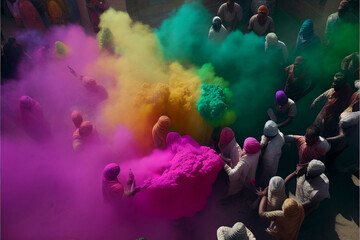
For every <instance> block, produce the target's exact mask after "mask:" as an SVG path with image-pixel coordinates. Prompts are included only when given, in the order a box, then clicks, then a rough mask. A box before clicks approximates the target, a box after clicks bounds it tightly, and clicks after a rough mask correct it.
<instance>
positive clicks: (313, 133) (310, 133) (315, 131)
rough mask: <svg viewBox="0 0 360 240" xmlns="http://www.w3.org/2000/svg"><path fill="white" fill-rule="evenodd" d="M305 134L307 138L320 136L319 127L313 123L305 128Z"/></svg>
mask: <svg viewBox="0 0 360 240" xmlns="http://www.w3.org/2000/svg"><path fill="white" fill-rule="evenodd" d="M305 136H306V137H308V138H317V137H319V136H320V129H319V128H318V127H317V126H315V125H311V126H310V127H308V128H307V129H306V133H305Z"/></svg>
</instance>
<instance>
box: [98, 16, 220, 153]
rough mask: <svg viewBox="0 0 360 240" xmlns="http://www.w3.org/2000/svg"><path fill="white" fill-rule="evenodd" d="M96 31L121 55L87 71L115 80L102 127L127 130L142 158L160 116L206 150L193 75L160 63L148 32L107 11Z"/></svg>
mask: <svg viewBox="0 0 360 240" xmlns="http://www.w3.org/2000/svg"><path fill="white" fill-rule="evenodd" d="M100 26H101V27H102V28H107V29H109V30H110V31H111V33H112V34H113V36H114V38H113V42H114V46H115V48H118V49H120V52H121V57H120V58H118V59H116V60H114V59H113V58H111V57H106V56H103V57H102V58H100V59H99V60H98V61H97V63H96V64H94V65H93V67H92V68H93V69H102V70H103V71H106V72H109V73H111V74H112V75H113V76H115V79H116V84H115V85H114V87H113V88H112V89H111V90H110V98H109V101H108V102H107V103H106V106H105V110H104V114H105V116H106V117H107V119H108V123H109V124H113V125H114V124H121V125H124V126H126V127H128V128H129V129H130V130H131V131H132V132H133V133H134V136H135V139H136V140H137V141H138V142H140V141H141V143H142V144H141V146H140V148H141V150H142V151H143V152H144V153H149V152H150V150H151V149H152V148H153V143H152V138H151V129H152V127H153V125H154V124H155V123H156V121H157V119H158V117H159V116H161V115H167V116H169V117H170V118H171V123H172V128H171V130H172V131H177V132H179V133H180V134H182V135H184V134H188V135H191V136H192V137H193V138H195V139H196V140H197V141H198V142H199V143H201V144H207V143H208V141H209V138H210V135H211V131H212V126H211V125H210V124H209V123H207V122H206V121H205V120H204V119H203V118H202V117H201V115H200V114H199V113H198V111H197V107H196V102H197V101H198V99H199V97H200V86H201V83H202V82H201V78H200V76H199V75H198V73H197V69H196V68H194V67H191V66H190V67H187V68H185V67H183V66H182V65H180V64H179V63H177V62H176V61H175V62H172V61H167V60H165V59H164V56H163V52H162V50H161V49H160V48H159V44H158V41H157V38H156V35H155V34H154V33H153V32H152V30H151V29H150V27H149V26H147V25H143V24H141V23H138V22H133V21H132V20H131V19H130V17H129V16H128V14H126V13H123V12H116V11H115V10H113V9H110V10H108V11H107V12H105V13H104V14H103V15H102V16H101V22H100ZM212 78H214V81H216V80H215V79H216V77H215V76H212Z"/></svg>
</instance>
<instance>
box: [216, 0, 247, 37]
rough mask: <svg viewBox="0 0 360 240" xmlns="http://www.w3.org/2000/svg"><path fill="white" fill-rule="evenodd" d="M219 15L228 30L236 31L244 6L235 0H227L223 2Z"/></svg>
mask: <svg viewBox="0 0 360 240" xmlns="http://www.w3.org/2000/svg"><path fill="white" fill-rule="evenodd" d="M217 15H218V16H219V17H220V19H221V21H222V24H223V25H224V27H225V28H226V29H227V31H228V32H231V31H235V30H236V29H237V28H238V24H239V23H240V22H241V19H242V8H241V6H240V5H239V4H237V3H235V0H227V1H226V3H223V4H221V6H220V7H219V10H218V12H217Z"/></svg>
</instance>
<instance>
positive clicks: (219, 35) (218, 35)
mask: <svg viewBox="0 0 360 240" xmlns="http://www.w3.org/2000/svg"><path fill="white" fill-rule="evenodd" d="M227 35H228V31H227V30H226V28H225V27H224V25H221V28H220V29H219V31H215V30H214V28H213V27H212V26H211V28H210V30H209V36H208V38H209V39H210V40H212V41H214V42H216V43H221V42H222V41H224V40H225V38H226V37H227Z"/></svg>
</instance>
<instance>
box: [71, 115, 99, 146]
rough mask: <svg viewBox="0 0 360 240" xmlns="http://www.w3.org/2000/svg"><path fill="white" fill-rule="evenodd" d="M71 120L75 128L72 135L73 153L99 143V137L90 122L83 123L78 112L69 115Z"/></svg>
mask: <svg viewBox="0 0 360 240" xmlns="http://www.w3.org/2000/svg"><path fill="white" fill-rule="evenodd" d="M71 120H72V121H73V123H74V126H75V131H74V133H73V149H74V151H81V150H83V149H84V148H85V146H86V145H88V144H90V143H97V142H99V136H98V133H97V131H96V130H95V128H94V126H93V124H92V123H91V122H90V121H83V117H82V115H81V113H80V112H79V111H77V110H74V111H73V112H72V113H71Z"/></svg>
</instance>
